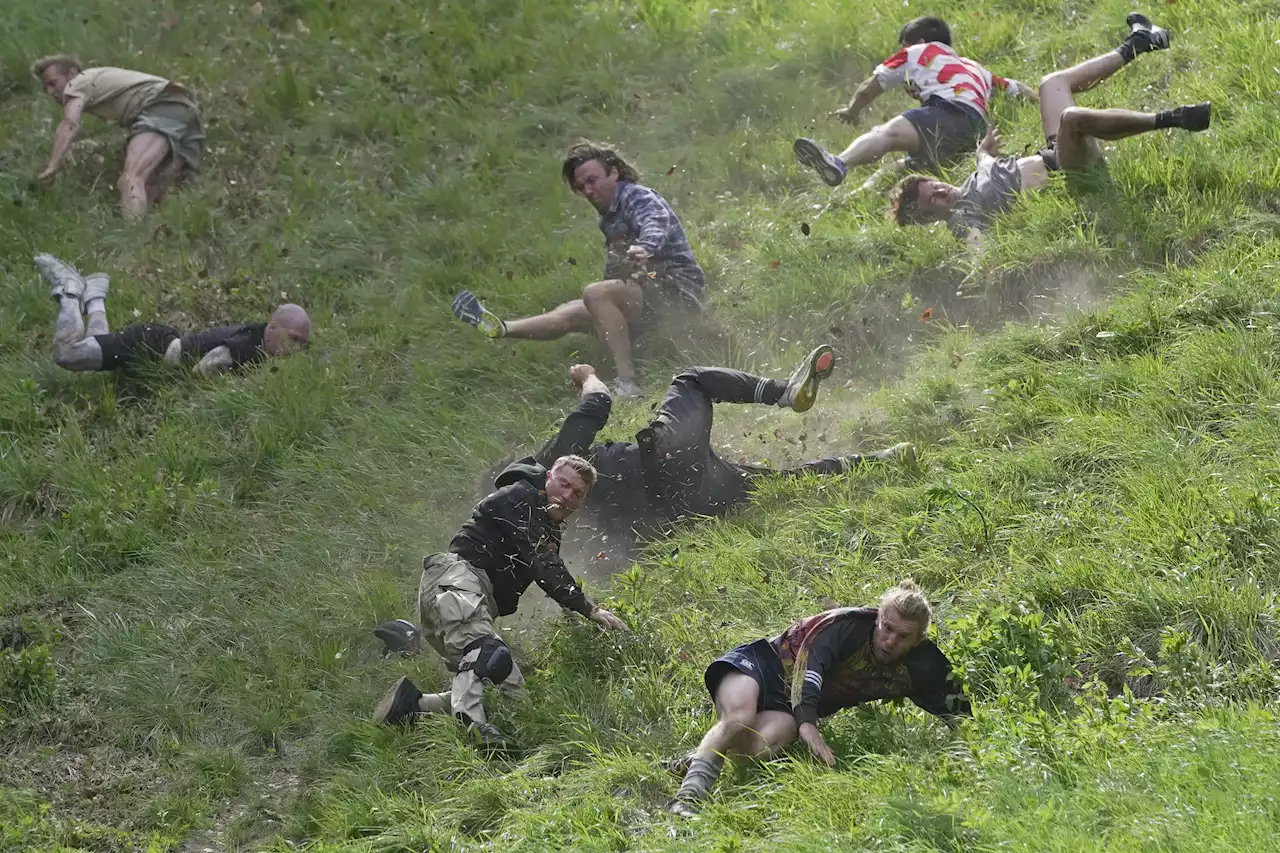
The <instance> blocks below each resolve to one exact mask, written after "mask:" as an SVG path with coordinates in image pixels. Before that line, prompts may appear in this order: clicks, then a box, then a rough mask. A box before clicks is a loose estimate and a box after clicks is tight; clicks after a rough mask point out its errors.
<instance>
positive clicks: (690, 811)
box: [667, 799, 698, 820]
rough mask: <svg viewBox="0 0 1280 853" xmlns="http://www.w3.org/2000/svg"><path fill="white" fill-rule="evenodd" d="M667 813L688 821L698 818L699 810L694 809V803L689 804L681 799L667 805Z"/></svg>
mask: <svg viewBox="0 0 1280 853" xmlns="http://www.w3.org/2000/svg"><path fill="white" fill-rule="evenodd" d="M667 811H669V812H671V813H672V814H673V815H675V816H676V817H682V818H685V819H686V820H688V819H690V818H695V817H697V816H698V810H697V809H695V808H694V807H693V803H687V802H685V801H684V800H681V799H672V800H671V801H669V802H668V803H667Z"/></svg>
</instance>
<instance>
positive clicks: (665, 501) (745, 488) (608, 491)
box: [534, 346, 915, 531]
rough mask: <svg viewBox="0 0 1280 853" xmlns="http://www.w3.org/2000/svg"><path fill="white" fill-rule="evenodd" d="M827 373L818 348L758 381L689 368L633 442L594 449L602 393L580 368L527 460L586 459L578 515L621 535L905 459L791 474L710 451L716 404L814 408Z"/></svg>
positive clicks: (906, 455) (851, 459) (848, 461)
mask: <svg viewBox="0 0 1280 853" xmlns="http://www.w3.org/2000/svg"><path fill="white" fill-rule="evenodd" d="M834 368H835V354H834V353H833V352H832V349H831V347H829V346H820V347H817V348H816V349H814V350H813V351H812V352H810V353H809V355H808V356H806V357H805V359H804V361H802V362H801V363H800V364H799V365H798V366H797V367H796V369H795V370H794V371H793V372H792V374H791V377H790V378H789V379H766V378H764V377H761V376H753V375H751V374H749V373H743V372H742V371H740V370H730V369H728V368H723V367H691V368H689V369H687V370H684V371H681V372H680V373H678V374H677V375H676V376H675V378H674V379H672V380H671V386H670V387H669V388H668V389H667V396H666V398H665V399H664V400H663V401H662V405H661V406H659V408H658V411H657V413H656V414H655V415H654V418H653V420H652V421H651V422H650V423H649V426H647V427H645V428H644V429H642V430H640V431H639V432H638V433H637V434H636V441H635V442H606V443H604V444H598V445H594V446H593V444H592V443H593V442H594V441H595V438H596V434H597V433H598V432H599V431H600V430H601V429H603V428H604V426H605V424H606V423H607V422H608V420H609V412H610V409H611V408H612V405H613V401H612V398H611V397H610V395H609V389H608V388H607V387H606V386H605V384H604V383H603V382H602V381H600V379H598V378H597V377H596V375H595V368H593V367H592V366H591V365H589V364H575V365H574V366H573V367H572V368H570V371H569V372H570V375H571V376H572V377H573V381H574V383H575V384H577V385H578V387H579V388H581V389H582V395H581V399H580V401H579V403H578V407H577V408H576V409H574V410H573V411H572V412H570V413H569V416H568V417H566V418H565V422H564V424H563V425H562V426H561V427H560V430H559V432H558V433H557V434H556V436H555V437H554V438H552V439H551V440H550V441H549V442H547V443H546V445H544V446H543V447H542V449H541V450H539V451H538V452H537V453H536V454H534V458H535V459H537V460H539V461H540V462H542V463H543V464H546V460H548V459H556V458H558V457H560V456H562V455H564V454H569V453H571V454H576V455H579V456H583V457H586V458H587V459H588V460H590V461H591V463H592V464H593V465H594V466H595V468H596V471H597V472H598V475H599V482H598V483H597V485H596V488H595V489H593V490H592V497H591V501H590V503H589V504H588V505H587V510H588V511H590V512H591V513H592V514H593V515H594V516H595V517H597V518H599V519H600V520H602V521H603V522H604V523H605V526H606V527H608V528H610V529H612V530H614V531H622V530H627V529H631V528H634V527H638V526H644V525H645V524H646V523H653V522H658V523H662V522H670V521H675V520H677V519H681V518H687V517H691V516H699V515H724V514H725V513H726V512H728V511H729V510H731V509H733V508H734V507H736V506H739V505H741V504H742V503H744V502H745V501H746V500H747V498H748V497H749V496H750V494H751V491H752V489H753V488H754V487H755V485H756V483H757V482H759V480H760V479H761V478H763V477H768V476H785V477H798V476H802V475H804V474H820V475H832V474H843V473H845V472H847V471H848V470H849V469H850V468H851V467H853V466H854V465H857V464H859V463H860V462H862V461H863V460H864V459H866V458H872V459H891V458H902V459H905V460H908V461H909V460H911V459H914V457H915V449H914V448H913V447H912V446H911V445H910V444H908V443H905V442H904V443H901V444H897V445H894V446H893V447H891V448H889V449H887V450H882V451H879V452H877V453H873V454H871V455H870V456H869V457H864V456H862V455H859V454H856V453H855V454H850V455H848V456H839V457H834V458H828V459H818V460H815V461H812V462H806V463H805V464H803V465H800V466H799V467H796V468H789V469H783V470H775V469H772V468H764V467H761V466H757V465H743V464H734V463H732V462H726V461H725V460H723V459H721V458H720V457H719V456H717V455H716V452H715V450H714V449H713V448H712V447H711V423H712V417H713V406H714V404H715V403H759V404H762V405H766V406H781V407H783V408H789V409H792V410H794V411H797V412H805V411H808V410H809V409H810V408H812V407H813V404H814V403H815V402H816V400H817V398H818V386H819V384H820V383H821V382H822V380H824V379H826V378H827V377H829V376H830V375H831V373H832V371H833V369H834Z"/></svg>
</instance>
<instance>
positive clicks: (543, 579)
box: [534, 553, 627, 631]
mask: <svg viewBox="0 0 1280 853" xmlns="http://www.w3.org/2000/svg"><path fill="white" fill-rule="evenodd" d="M534 569H535V571H536V572H537V574H536V578H537V581H538V586H540V587H542V591H543V592H545V593H546V594H547V595H548V596H550V597H551V598H552V599H554V600H555V602H556V603H557V604H559V605H560V606H561V607H565V608H568V609H569V610H572V611H574V612H576V613H581V614H582V615H583V616H585V617H587V618H588V619H590V620H591V621H592V622H595V623H596V624H597V625H600V626H602V627H604V628H608V629H609V630H611V631H626V630H627V623H625V622H623V621H622V620H621V619H619V618H618V617H617V616H614V615H613V614H612V613H610V612H609V611H608V610H605V609H604V608H603V607H600V606H599V605H597V604H593V603H592V602H591V600H590V599H588V598H587V596H586V594H585V593H583V591H582V587H580V586H578V583H577V581H575V580H574V579H573V575H571V574H569V570H568V568H566V567H565V564H564V561H563V560H561V559H560V555H559V554H554V553H553V554H542V555H540V556H539V557H538V559H537V561H536V562H535V564H534Z"/></svg>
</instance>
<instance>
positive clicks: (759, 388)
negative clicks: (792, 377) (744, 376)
mask: <svg viewBox="0 0 1280 853" xmlns="http://www.w3.org/2000/svg"><path fill="white" fill-rule="evenodd" d="M787 382H788V380H785V379H762V380H760V383H759V384H758V385H756V402H757V403H763V404H764V405H766V406H776V405H777V404H778V401H779V400H781V399H782V395H783V394H785V393H786V391H787Z"/></svg>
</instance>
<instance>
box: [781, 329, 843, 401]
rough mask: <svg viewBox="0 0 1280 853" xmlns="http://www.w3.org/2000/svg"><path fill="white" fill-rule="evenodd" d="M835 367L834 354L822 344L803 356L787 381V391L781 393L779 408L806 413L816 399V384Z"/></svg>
mask: <svg viewBox="0 0 1280 853" xmlns="http://www.w3.org/2000/svg"><path fill="white" fill-rule="evenodd" d="M835 366H836V354H835V351H834V350H832V349H831V347H829V346H827V345H826V344H823V345H822V346H820V347H817V348H815V349H814V350H813V352H811V353H809V354H808V355H807V356H805V359H804V361H802V362H800V364H799V365H797V367H796V369H795V370H794V371H793V372H792V374H791V378H790V379H789V380H787V390H786V391H783V392H782V399H780V400H778V405H779V406H784V407H787V408H790V409H793V410H795V411H797V412H807V411H809V410H810V409H812V408H813V404H814V403H815V402H817V399H818V383H819V382H821V381H822V380H823V379H826V378H827V377H829V376H830V375H831V371H832V370H833V369H835Z"/></svg>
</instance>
